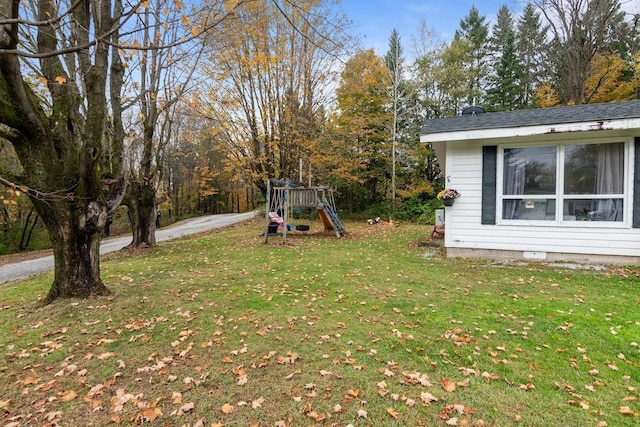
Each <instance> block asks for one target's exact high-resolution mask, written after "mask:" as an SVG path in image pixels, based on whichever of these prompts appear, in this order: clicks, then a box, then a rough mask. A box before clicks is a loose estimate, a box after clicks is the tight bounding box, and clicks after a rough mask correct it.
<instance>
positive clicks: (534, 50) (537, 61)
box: [516, 3, 550, 108]
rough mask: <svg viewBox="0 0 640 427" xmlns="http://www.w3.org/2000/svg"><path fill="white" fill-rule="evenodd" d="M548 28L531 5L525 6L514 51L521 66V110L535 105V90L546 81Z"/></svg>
mask: <svg viewBox="0 0 640 427" xmlns="http://www.w3.org/2000/svg"><path fill="white" fill-rule="evenodd" d="M547 31H548V27H543V26H542V23H541V21H540V14H539V13H538V12H536V10H535V8H534V6H533V5H531V4H530V3H529V4H527V5H526V6H525V8H524V11H523V13H522V16H521V17H520V19H519V20H518V24H517V32H516V47H517V49H516V51H517V53H518V58H519V61H520V64H522V76H521V78H520V85H521V89H522V99H521V100H520V106H521V108H531V107H534V106H535V105H536V102H535V94H536V89H538V87H539V86H540V85H541V83H542V81H544V80H548V77H549V75H550V73H548V70H547V67H546V66H545V65H544V64H545V63H547V64H548V61H545V57H546V56H547V55H546V53H545V52H547V50H548V48H547V47H546V46H547V42H546V34H547Z"/></svg>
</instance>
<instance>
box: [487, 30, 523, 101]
mask: <svg viewBox="0 0 640 427" xmlns="http://www.w3.org/2000/svg"><path fill="white" fill-rule="evenodd" d="M522 75H523V68H522V65H521V64H520V62H519V60H518V56H517V54H516V47H515V34H514V33H513V31H512V32H510V33H509V32H507V33H506V34H505V39H504V44H503V47H502V54H501V56H500V61H499V62H498V64H497V67H496V69H495V73H494V74H492V75H491V76H490V77H489V79H488V81H489V89H488V90H487V99H486V101H487V102H486V105H487V107H488V109H489V110H492V111H511V110H516V109H518V108H519V107H520V105H521V100H522V98H523V91H522V86H521V83H520V80H521V78H522Z"/></svg>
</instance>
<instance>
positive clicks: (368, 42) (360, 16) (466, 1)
mask: <svg viewBox="0 0 640 427" xmlns="http://www.w3.org/2000/svg"><path fill="white" fill-rule="evenodd" d="M473 5H475V7H476V8H477V9H478V11H479V12H480V16H485V22H488V23H489V28H491V27H492V26H493V24H494V22H495V18H496V14H497V13H498V10H499V9H500V7H501V6H503V5H506V6H507V7H508V8H509V10H511V12H512V13H513V14H514V15H517V14H519V13H520V12H522V9H523V7H524V6H523V1H522V0H342V10H343V12H344V13H345V15H347V17H349V19H351V20H352V21H353V28H351V30H350V31H349V33H350V34H352V35H359V36H360V38H361V40H362V47H363V48H365V49H374V50H375V51H376V53H377V54H379V55H384V54H385V53H386V52H387V51H388V50H389V36H390V35H391V31H393V29H394V28H395V29H396V30H397V31H398V33H399V34H400V40H401V43H402V46H403V50H404V52H405V56H411V45H412V40H413V38H415V37H416V36H417V35H418V28H419V26H420V22H422V21H424V22H425V23H426V24H427V26H428V27H429V28H432V29H433V30H435V31H436V33H437V35H438V37H439V38H441V40H442V41H449V40H451V39H452V38H453V35H454V33H455V31H456V29H458V28H459V27H460V20H462V19H464V18H465V17H466V16H467V15H468V14H469V10H471V7H472V6H473Z"/></svg>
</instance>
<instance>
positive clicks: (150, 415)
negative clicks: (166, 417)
mask: <svg viewBox="0 0 640 427" xmlns="http://www.w3.org/2000/svg"><path fill="white" fill-rule="evenodd" d="M140 415H141V416H142V417H143V418H144V420H145V421H148V422H153V421H155V420H156V418H158V417H159V416H160V415H162V411H161V410H160V408H149V409H145V410H144V411H142V413H141V414H140Z"/></svg>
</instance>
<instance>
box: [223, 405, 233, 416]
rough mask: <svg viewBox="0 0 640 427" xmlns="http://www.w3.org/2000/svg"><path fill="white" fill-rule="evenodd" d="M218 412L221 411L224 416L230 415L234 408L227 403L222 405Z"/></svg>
mask: <svg viewBox="0 0 640 427" xmlns="http://www.w3.org/2000/svg"><path fill="white" fill-rule="evenodd" d="M220 410H221V411H222V413H224V414H230V413H232V412H233V410H234V407H233V406H232V405H229V404H228V403H225V404H224V405H222V407H221V408H220Z"/></svg>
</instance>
